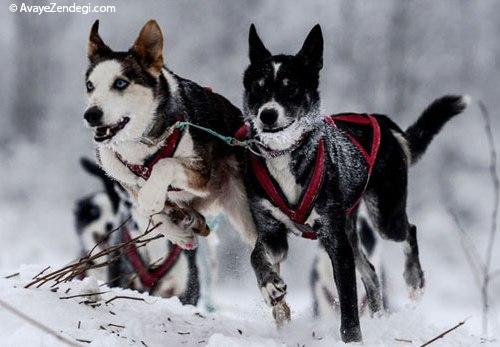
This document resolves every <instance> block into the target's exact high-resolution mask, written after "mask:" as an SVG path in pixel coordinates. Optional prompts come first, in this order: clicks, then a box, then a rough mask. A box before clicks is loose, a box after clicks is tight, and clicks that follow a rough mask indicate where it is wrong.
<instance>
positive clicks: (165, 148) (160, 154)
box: [115, 127, 182, 190]
mask: <svg viewBox="0 0 500 347" xmlns="http://www.w3.org/2000/svg"><path fill="white" fill-rule="evenodd" d="M181 136H182V130H181V129H180V128H178V127H175V128H174V130H173V131H172V134H170V135H169V136H168V137H167V138H166V139H165V141H164V142H163V145H162V146H161V148H160V149H159V150H158V151H157V152H156V153H155V154H154V155H153V157H152V158H151V159H150V160H148V161H147V163H146V164H144V165H139V164H132V163H129V162H127V161H126V160H125V159H124V158H123V157H122V156H121V155H120V154H119V153H115V155H116V157H117V158H118V160H120V161H121V162H122V164H123V165H125V166H126V167H127V168H128V169H129V170H130V171H132V172H133V173H134V174H135V175H136V176H138V177H142V178H143V179H145V180H146V181H147V180H148V179H149V176H151V172H152V171H153V167H154V166H155V165H156V164H157V163H158V162H159V161H160V160H162V159H164V158H171V157H172V156H173V155H174V153H175V150H176V149H177V146H178V145H179V142H180V139H181ZM174 190H175V188H174Z"/></svg>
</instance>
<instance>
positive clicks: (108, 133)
mask: <svg viewBox="0 0 500 347" xmlns="http://www.w3.org/2000/svg"><path fill="white" fill-rule="evenodd" d="M129 121H130V118H129V117H123V118H122V120H121V121H119V122H118V123H115V124H112V125H103V126H100V127H97V128H95V133H94V140H95V141H97V142H103V141H106V140H110V139H112V138H113V137H114V136H115V135H116V134H118V132H119V131H120V130H122V129H123V128H124V127H125V125H127V123H128V122H129Z"/></svg>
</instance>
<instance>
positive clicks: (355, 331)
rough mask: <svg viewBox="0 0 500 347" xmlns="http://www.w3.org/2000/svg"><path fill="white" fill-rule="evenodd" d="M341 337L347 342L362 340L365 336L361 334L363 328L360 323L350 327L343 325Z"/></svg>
mask: <svg viewBox="0 0 500 347" xmlns="http://www.w3.org/2000/svg"><path fill="white" fill-rule="evenodd" d="M340 337H341V338H342V341H343V342H345V343H349V342H361V341H362V340H363V337H362V335H361V328H360V327H359V325H358V326H354V327H350V328H344V327H341V328H340Z"/></svg>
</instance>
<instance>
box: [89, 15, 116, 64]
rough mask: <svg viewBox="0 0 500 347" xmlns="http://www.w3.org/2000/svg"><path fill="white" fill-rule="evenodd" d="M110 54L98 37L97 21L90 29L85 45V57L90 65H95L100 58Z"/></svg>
mask: <svg viewBox="0 0 500 347" xmlns="http://www.w3.org/2000/svg"><path fill="white" fill-rule="evenodd" d="M109 52H111V49H110V48H109V47H108V46H106V44H105V43H104V41H103V40H102V39H101V37H100V36H99V20H96V21H95V22H94V24H93V25H92V29H90V36H89V42H88V45H87V57H88V58H89V60H90V62H91V63H95V62H96V61H97V60H98V59H99V58H100V57H102V56H103V55H105V54H106V53H109Z"/></svg>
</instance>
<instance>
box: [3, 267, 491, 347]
mask: <svg viewBox="0 0 500 347" xmlns="http://www.w3.org/2000/svg"><path fill="white" fill-rule="evenodd" d="M41 269H42V267H40V266H23V267H21V268H20V269H19V271H18V272H20V274H19V275H17V276H15V277H13V278H10V279H5V278H3V277H4V276H5V275H6V274H5V273H2V279H1V280H0V293H2V294H1V300H3V301H5V302H8V303H9V304H10V305H11V306H14V307H15V308H17V309H18V310H20V311H21V312H23V313H24V314H27V315H29V316H30V317H31V318H33V319H35V320H37V321H39V322H41V323H43V324H44V325H46V326H47V327H49V328H51V329H52V330H54V331H56V332H57V333H59V334H61V335H63V336H64V337H66V338H67V339H69V340H71V341H75V342H76V343H80V344H82V345H90V346H211V347H236V346H243V347H274V346H293V347H295V346H307V347H309V346H318V347H319V346H340V345H343V343H342V342H340V341H339V335H338V331H337V330H338V323H339V322H338V321H337V320H335V321H328V322H324V321H314V320H312V319H311V316H310V310H309V309H308V306H307V304H306V303H305V302H302V303H301V302H300V300H296V299H298V298H299V297H298V296H297V297H292V298H291V300H290V301H291V302H293V303H294V305H295V306H294V311H293V315H292V322H291V323H290V324H289V325H288V326H286V327H285V328H283V329H282V330H280V331H278V330H277V329H276V328H275V327H274V324H273V322H272V320H271V318H270V314H269V312H268V310H267V309H266V308H265V307H264V305H263V304H262V303H261V301H260V300H255V299H256V298H251V297H243V298H242V297H241V295H238V292H237V291H235V290H232V291H229V292H227V291H222V292H220V293H219V296H218V297H219V299H221V298H222V297H224V298H225V300H224V305H222V306H220V309H219V310H218V312H216V313H207V312H203V310H200V309H198V308H195V307H192V306H182V305H181V304H180V303H179V301H178V300H177V299H161V298H157V297H151V296H148V295H145V294H139V293H137V292H135V291H130V290H121V289H112V290H111V289H109V288H107V287H99V286H98V285H97V282H95V281H92V279H86V280H84V281H78V280H77V281H73V282H71V283H69V284H65V285H59V287H58V290H57V291H52V290H50V287H49V286H44V287H41V288H34V289H24V288H23V287H24V285H25V284H26V283H28V282H29V281H30V280H31V278H32V277H33V276H34V275H35V274H37V273H38V272H39V271H40V270H41ZM97 292H105V294H101V295H99V296H98V297H92V300H96V301H97V302H98V303H99V306H97V307H94V308H92V307H90V306H88V305H86V304H85V303H82V302H83V301H85V300H86V299H87V298H85V297H76V298H72V299H61V298H63V297H67V296H72V295H79V294H88V293H97ZM117 295H121V296H129V297H134V298H140V299H141V300H143V301H137V300H132V299H116V300H114V301H112V302H109V303H108V304H106V301H108V300H110V299H112V298H114V297H115V296H117ZM243 295H244V296H247V293H246V292H243ZM462 318H466V317H457V321H456V322H445V321H443V322H440V323H439V324H438V323H435V324H427V323H426V320H427V319H426V313H425V312H422V309H421V308H419V307H418V306H410V305H408V306H406V307H405V308H403V309H402V310H401V311H400V312H398V313H394V314H391V315H387V316H384V317H381V318H369V317H366V316H364V317H362V321H361V323H362V327H363V333H364V345H366V346H419V345H421V344H422V343H424V342H426V341H428V340H430V339H431V338H433V337H435V336H437V335H439V334H440V333H441V332H443V331H444V330H446V329H447V328H450V327H452V326H453V325H455V323H458V322H459V320H461V319H462ZM470 320H471V321H472V320H474V318H470ZM469 323H470V322H469V321H467V322H466V324H465V325H464V326H462V327H460V328H458V329H456V330H455V331H453V332H451V333H450V334H448V335H446V336H445V337H444V338H443V339H441V340H439V341H438V342H437V343H436V344H435V345H436V346H475V345H479V344H480V343H481V342H482V340H481V339H480V338H479V337H477V336H474V335H473V334H472V333H471V332H470V330H469V327H468V324H469ZM0 341H2V342H1V345H2V346H59V345H64V344H63V343H62V342H60V341H59V340H57V339H56V338H55V337H53V336H52V335H50V334H48V333H46V332H43V331H41V330H39V329H37V328H35V327H33V326H31V325H29V324H28V323H26V322H25V321H23V320H20V319H19V318H17V317H16V316H14V315H12V314H11V313H9V312H6V311H5V310H4V309H1V310H0ZM491 345H493V344H491Z"/></svg>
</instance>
